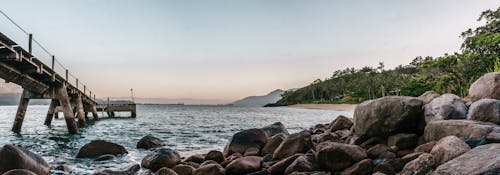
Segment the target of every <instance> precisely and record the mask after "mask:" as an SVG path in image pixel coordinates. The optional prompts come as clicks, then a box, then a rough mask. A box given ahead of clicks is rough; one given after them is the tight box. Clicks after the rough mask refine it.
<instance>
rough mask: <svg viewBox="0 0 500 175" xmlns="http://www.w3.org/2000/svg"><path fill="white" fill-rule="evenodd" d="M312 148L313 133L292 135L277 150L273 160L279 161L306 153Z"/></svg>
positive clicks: (303, 132)
mask: <svg viewBox="0 0 500 175" xmlns="http://www.w3.org/2000/svg"><path fill="white" fill-rule="evenodd" d="M312 146H313V144H312V140H311V133H310V132H309V131H302V132H299V133H294V134H290V135H289V136H288V137H287V138H286V139H285V140H284V141H283V142H282V143H281V144H280V146H278V148H276V150H275V151H274V154H273V159H274V160H279V159H283V158H286V157H289V156H292V155H294V154H296V153H306V152H307V151H308V150H309V149H311V147H312Z"/></svg>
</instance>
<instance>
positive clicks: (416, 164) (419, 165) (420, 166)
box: [401, 153, 436, 175]
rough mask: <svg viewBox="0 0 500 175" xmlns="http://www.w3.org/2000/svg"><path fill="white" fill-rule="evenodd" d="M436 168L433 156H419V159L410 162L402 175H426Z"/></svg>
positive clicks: (426, 154)
mask: <svg viewBox="0 0 500 175" xmlns="http://www.w3.org/2000/svg"><path fill="white" fill-rule="evenodd" d="M435 166H436V161H435V160H434V157H432V155H431V154H428V153H424V154H421V155H420V156H418V158H416V159H414V160H412V161H410V162H408V163H407V164H406V165H405V166H404V168H403V170H402V171H401V175H425V174H427V173H428V172H430V171H431V170H432V169H434V167H435Z"/></svg>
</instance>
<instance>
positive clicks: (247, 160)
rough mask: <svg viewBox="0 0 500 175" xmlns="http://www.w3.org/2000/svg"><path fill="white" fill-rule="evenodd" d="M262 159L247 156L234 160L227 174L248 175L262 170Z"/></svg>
mask: <svg viewBox="0 0 500 175" xmlns="http://www.w3.org/2000/svg"><path fill="white" fill-rule="evenodd" d="M261 163H262V157H258V156H247V157H242V158H239V159H236V160H234V161H233V162H231V163H229V165H227V167H226V174H231V175H246V174H248V173H252V172H256V171H259V170H260V169H261Z"/></svg>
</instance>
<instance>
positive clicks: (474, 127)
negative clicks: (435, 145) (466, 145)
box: [424, 120, 500, 142]
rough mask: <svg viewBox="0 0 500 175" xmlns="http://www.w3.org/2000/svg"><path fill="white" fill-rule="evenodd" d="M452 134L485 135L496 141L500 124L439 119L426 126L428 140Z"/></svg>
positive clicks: (474, 136) (462, 135)
mask: <svg viewBox="0 0 500 175" xmlns="http://www.w3.org/2000/svg"><path fill="white" fill-rule="evenodd" d="M450 135H454V136H457V137H459V138H462V139H467V138H480V137H484V138H487V139H488V141H490V142H496V138H497V137H498V136H499V135H500V126H498V125H496V124H493V123H489V122H480V121H474V120H438V121H432V122H430V123H427V125H426V126H425V132H424V140H425V141H426V142H430V141H437V140H439V139H441V138H443V137H446V136H450Z"/></svg>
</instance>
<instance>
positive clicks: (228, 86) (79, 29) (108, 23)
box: [0, 0, 500, 102]
mask: <svg viewBox="0 0 500 175" xmlns="http://www.w3.org/2000/svg"><path fill="white" fill-rule="evenodd" d="M0 4H2V5H1V6H0V10H2V11H4V12H5V13H7V14H8V15H10V16H11V17H12V18H13V19H14V20H15V21H17V22H18V23H19V25H21V26H22V27H23V28H25V29H26V30H28V31H29V32H30V33H33V34H34V36H35V39H37V40H38V41H40V42H41V43H42V44H43V45H45V46H46V47H47V48H48V50H49V51H50V52H52V53H53V54H55V55H56V57H57V58H58V59H60V60H61V62H62V63H63V64H64V66H66V67H68V68H69V69H70V72H72V74H74V75H76V76H78V77H79V78H80V80H81V81H83V82H85V84H87V85H88V87H89V88H91V89H93V91H94V92H95V93H96V94H97V95H98V97H103V96H112V97H113V96H114V97H125V96H129V94H130V92H129V89H130V88H134V92H135V95H136V96H139V97H148V98H191V99H203V102H210V101H211V100H213V101H214V102H215V101H217V102H221V101H223V102H230V101H233V100H236V99H239V98H243V97H245V96H249V95H263V94H265V93H267V92H270V91H272V90H274V89H278V88H280V89H290V88H296V87H302V86H304V85H307V84H309V83H310V82H312V81H313V80H315V79H318V78H320V79H324V78H327V77H329V76H331V74H332V72H333V71H334V70H336V69H343V68H346V67H352V66H354V67H362V66H364V65H371V66H376V65H377V63H378V62H384V63H385V65H386V67H388V68H392V67H394V66H396V65H399V64H407V63H409V62H410V61H411V60H412V59H413V58H415V57H416V56H440V55H443V54H444V53H453V52H456V51H459V47H460V43H461V42H462V39H461V38H460V37H459V34H460V33H461V32H462V31H465V30H466V29H468V28H471V27H475V26H477V25H480V24H481V23H479V22H477V21H476V19H477V18H478V16H479V15H480V13H481V11H484V10H486V9H493V8H497V7H498V6H499V5H500V2H499V1H497V0H481V1H478V0H440V1H436V0H421V1H410V0H386V1H373V0H365V1H352V0H346V1H333V0H330V1H326V0H176V1H169V0H135V1H131V0H79V1H77V0H74V1H66V0H44V1H39V0H30V1H28V0H16V1H12V0H0ZM0 31H1V32H4V33H6V34H8V35H9V36H13V37H14V39H15V40H16V41H18V42H20V43H25V41H24V40H25V37H23V38H21V37H19V36H20V35H19V34H15V33H16V31H15V30H14V29H13V26H12V25H8V24H7V23H6V22H5V19H4V18H3V17H2V18H0ZM18 33H19V32H18ZM16 37H17V38H16ZM39 57H42V56H39ZM42 60H43V59H42Z"/></svg>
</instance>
